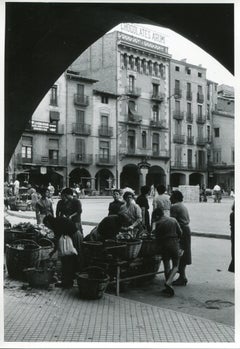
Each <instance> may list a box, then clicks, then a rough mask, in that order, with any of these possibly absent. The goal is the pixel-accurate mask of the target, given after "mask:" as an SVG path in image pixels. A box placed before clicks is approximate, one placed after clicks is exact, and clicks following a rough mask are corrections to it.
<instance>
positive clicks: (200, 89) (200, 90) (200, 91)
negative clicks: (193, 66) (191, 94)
mask: <svg viewBox="0 0 240 349" xmlns="http://www.w3.org/2000/svg"><path fill="white" fill-rule="evenodd" d="M198 93H199V94H200V95H202V86H200V85H198Z"/></svg>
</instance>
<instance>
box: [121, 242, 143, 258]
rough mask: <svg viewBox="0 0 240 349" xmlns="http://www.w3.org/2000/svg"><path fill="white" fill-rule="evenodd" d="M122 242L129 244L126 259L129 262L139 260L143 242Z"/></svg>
mask: <svg viewBox="0 0 240 349" xmlns="http://www.w3.org/2000/svg"><path fill="white" fill-rule="evenodd" d="M121 242H122V243H126V244H127V246H126V250H125V256H124V259H127V260H128V259H134V258H137V256H138V254H139V251H140V249H141V246H142V240H140V239H135V240H121Z"/></svg>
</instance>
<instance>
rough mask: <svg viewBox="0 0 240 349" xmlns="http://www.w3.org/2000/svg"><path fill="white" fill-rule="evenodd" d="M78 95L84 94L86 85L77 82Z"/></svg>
mask: <svg viewBox="0 0 240 349" xmlns="http://www.w3.org/2000/svg"><path fill="white" fill-rule="evenodd" d="M77 95H78V96H84V85H82V84H77Z"/></svg>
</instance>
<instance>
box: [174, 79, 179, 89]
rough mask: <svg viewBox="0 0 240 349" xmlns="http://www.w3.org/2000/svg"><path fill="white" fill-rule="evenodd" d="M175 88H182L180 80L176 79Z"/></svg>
mask: <svg viewBox="0 0 240 349" xmlns="http://www.w3.org/2000/svg"><path fill="white" fill-rule="evenodd" d="M175 89H176V90H179V89H180V80H175Z"/></svg>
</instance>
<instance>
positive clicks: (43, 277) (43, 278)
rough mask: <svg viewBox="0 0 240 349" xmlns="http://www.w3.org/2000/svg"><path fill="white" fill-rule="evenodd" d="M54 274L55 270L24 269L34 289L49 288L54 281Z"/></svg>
mask: <svg viewBox="0 0 240 349" xmlns="http://www.w3.org/2000/svg"><path fill="white" fill-rule="evenodd" d="M54 272H55V269H54V268H27V269H24V273H25V274H26V278H27V280H28V283H29V285H30V286H31V287H34V288H48V287H49V284H50V283H51V282H52V281H53V275H54Z"/></svg>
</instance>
